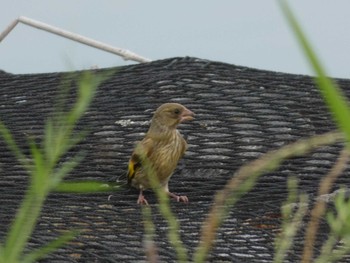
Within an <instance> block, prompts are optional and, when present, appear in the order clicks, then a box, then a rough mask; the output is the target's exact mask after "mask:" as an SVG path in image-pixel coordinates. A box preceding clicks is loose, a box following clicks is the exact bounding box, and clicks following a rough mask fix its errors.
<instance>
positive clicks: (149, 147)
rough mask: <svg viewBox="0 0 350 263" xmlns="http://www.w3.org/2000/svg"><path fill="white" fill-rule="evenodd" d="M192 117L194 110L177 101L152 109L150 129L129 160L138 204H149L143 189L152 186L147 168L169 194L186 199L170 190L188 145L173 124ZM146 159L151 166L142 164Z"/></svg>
mask: <svg viewBox="0 0 350 263" xmlns="http://www.w3.org/2000/svg"><path fill="white" fill-rule="evenodd" d="M193 118H194V113H193V112H192V111H190V110H188V109H187V108H186V107H184V106H183V105H181V104H178V103H165V104H163V105H161V106H160V107H159V108H158V109H157V110H156V111H155V113H154V115H153V118H152V120H151V124H150V127H149V130H148V131H147V133H146V135H145V137H144V139H143V140H142V141H140V142H138V143H137V145H136V147H135V149H134V151H133V153H132V155H131V158H130V160H129V164H128V174H127V177H128V185H129V186H132V187H135V188H137V189H139V190H140V194H139V197H138V199H137V203H138V204H145V205H148V202H147V200H146V198H145V197H144V195H143V191H144V190H145V189H150V188H151V184H150V182H149V174H148V173H150V171H152V173H154V176H156V178H157V179H158V182H159V184H160V187H162V188H163V189H164V191H165V192H166V193H167V194H168V195H169V196H170V197H172V198H174V199H175V200H176V201H178V202H184V203H187V202H188V198H187V196H178V195H176V194H174V193H171V192H170V191H169V187H168V183H169V179H170V177H171V175H172V174H173V172H174V170H175V168H176V166H177V164H178V162H179V160H180V159H181V158H182V157H183V155H184V153H185V151H186V149H187V142H186V141H185V139H184V138H183V137H182V135H181V134H180V132H179V131H178V130H177V129H176V128H177V126H178V124H180V123H182V122H183V121H188V120H192V119H193ZM146 158H147V160H146ZM146 161H147V164H148V165H150V166H151V169H146V168H145V162H146Z"/></svg>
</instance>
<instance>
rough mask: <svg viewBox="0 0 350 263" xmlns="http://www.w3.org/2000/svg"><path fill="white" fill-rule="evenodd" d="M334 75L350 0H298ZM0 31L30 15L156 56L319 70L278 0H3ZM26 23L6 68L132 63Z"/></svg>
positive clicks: (11, 40) (2, 48)
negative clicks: (297, 36) (303, 50)
mask: <svg viewBox="0 0 350 263" xmlns="http://www.w3.org/2000/svg"><path fill="white" fill-rule="evenodd" d="M289 3H290V5H291V7H292V10H293V11H294V13H295V15H296V16H297V18H298V20H299V21H300V23H301V25H302V27H303V29H304V31H305V32H306V33H307V36H308V38H309V40H310V41H311V43H312V45H313V47H314V48H315V51H316V53H317V54H318V55H319V57H320V59H321V61H322V62H323V65H324V66H325V68H326V70H327V73H328V75H330V76H332V77H338V78H350V67H349V64H350V33H349V28H350V16H349V10H350V1H349V0H337V1H327V0H307V1H305V0H293V1H289ZM1 11H2V12H1V16H0V32H2V31H3V30H5V28H6V27H7V26H8V25H9V24H10V23H11V22H12V21H14V20H15V19H16V18H18V17H19V16H25V17H28V18H31V19H34V20H37V21H40V22H44V23H46V24H49V25H52V26H55V27H59V28H61V29H64V30H67V31H70V32H73V33H77V34H80V35H83V36H85V37H89V38H92V39H95V40H98V41H100V42H103V43H106V44H109V45H112V46H115V47H119V48H125V49H128V50H130V51H132V52H134V53H136V54H138V55H140V56H143V57H146V58H149V59H151V60H158V59H166V58H171V57H178V56H181V57H183V56H191V57H198V58H202V59H208V60H213V61H221V62H226V63H230V64H235V65H240V66H246V67H252V68H258V69H264V70H272V71H278V72H287V73H295V74H307V75H312V74H313V72H312V70H311V69H310V67H309V64H308V62H307V61H306V59H305V58H304V56H303V53H302V51H301V49H300V47H299V45H298V43H297V41H296V40H295V38H294V35H293V33H292V31H291V30H290V28H289V26H288V24H287V22H286V20H285V18H284V17H283V15H282V11H281V10H280V8H279V5H278V2H277V0H264V1H262V0H218V1H212V0H191V1H188V0H178V1H169V0H148V1H136V0H102V1H96V0H74V1H71V0H70V1H68V0H50V1H47V0H45V1H44V0H1ZM132 63H135V62H130V61H125V60H123V59H122V58H120V57H119V56H116V55H113V54H110V53H107V52H104V51H101V50H98V49H95V48H92V47H88V46H85V45H83V44H80V43H77V42H74V41H71V40H68V39H65V38H62V37H59V36H56V35H53V34H51V33H48V32H44V31H41V30H38V29H35V28H32V27H29V26H27V25H24V24H18V25H17V26H16V27H15V29H14V30H13V31H12V32H11V33H10V34H9V35H8V36H7V37H6V38H5V39H4V40H3V41H2V42H0V70H4V71H6V72H10V73H17V74H23V73H42V72H58V71H59V72H60V71H71V70H81V69H89V68H92V67H98V68H105V67H114V66H120V65H128V64H132Z"/></svg>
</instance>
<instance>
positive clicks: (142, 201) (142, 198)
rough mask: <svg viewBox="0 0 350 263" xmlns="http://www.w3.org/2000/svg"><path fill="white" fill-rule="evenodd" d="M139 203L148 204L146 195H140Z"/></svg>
mask: <svg viewBox="0 0 350 263" xmlns="http://www.w3.org/2000/svg"><path fill="white" fill-rule="evenodd" d="M137 204H138V205H148V202H147V199H146V198H145V197H144V195H141V194H140V195H139V198H138V199H137Z"/></svg>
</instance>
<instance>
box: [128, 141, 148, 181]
mask: <svg viewBox="0 0 350 263" xmlns="http://www.w3.org/2000/svg"><path fill="white" fill-rule="evenodd" d="M152 150H153V140H152V139H151V138H145V139H144V140H142V141H141V142H139V143H138V144H137V145H136V147H135V150H134V152H133V153H132V155H131V158H130V160H129V164H128V184H129V185H130V184H131V180H132V179H133V178H134V177H135V174H136V172H137V171H138V170H139V169H140V168H141V166H142V160H143V159H144V158H145V157H149V156H150V155H151V153H152Z"/></svg>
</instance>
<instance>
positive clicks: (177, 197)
mask: <svg viewBox="0 0 350 263" xmlns="http://www.w3.org/2000/svg"><path fill="white" fill-rule="evenodd" d="M169 196H170V197H172V198H174V199H175V200H176V202H183V203H188V197H187V196H185V195H176V194H173V193H169Z"/></svg>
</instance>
